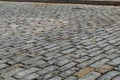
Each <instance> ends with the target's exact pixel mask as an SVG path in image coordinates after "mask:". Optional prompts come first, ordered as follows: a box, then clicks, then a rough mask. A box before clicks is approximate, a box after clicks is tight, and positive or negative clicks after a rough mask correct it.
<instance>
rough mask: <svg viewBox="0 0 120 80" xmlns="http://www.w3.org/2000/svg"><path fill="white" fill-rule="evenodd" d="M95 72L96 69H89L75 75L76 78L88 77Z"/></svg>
mask: <svg viewBox="0 0 120 80" xmlns="http://www.w3.org/2000/svg"><path fill="white" fill-rule="evenodd" d="M94 70H95V68H91V67H88V68H85V69H82V70H80V71H79V72H77V73H75V76H77V77H84V76H86V75H87V74H89V73H90V72H92V71H94Z"/></svg>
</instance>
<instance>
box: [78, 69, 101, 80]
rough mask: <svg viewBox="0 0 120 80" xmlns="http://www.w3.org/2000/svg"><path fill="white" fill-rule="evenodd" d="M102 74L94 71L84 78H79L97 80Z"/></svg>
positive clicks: (81, 79)
mask: <svg viewBox="0 0 120 80" xmlns="http://www.w3.org/2000/svg"><path fill="white" fill-rule="evenodd" d="M100 75H101V74H100V73H98V72H94V71H93V72H90V73H89V74H87V75H86V76H84V77H83V78H80V79H79V80H96V79H97V78H98V77H99V76H100Z"/></svg>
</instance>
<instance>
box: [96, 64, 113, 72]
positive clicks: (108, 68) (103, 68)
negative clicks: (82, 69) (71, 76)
mask: <svg viewBox="0 0 120 80" xmlns="http://www.w3.org/2000/svg"><path fill="white" fill-rule="evenodd" d="M113 69H114V67H113V66H110V65H102V66H100V67H98V68H96V71H98V72H100V73H106V72H109V71H112V70H113Z"/></svg>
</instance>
